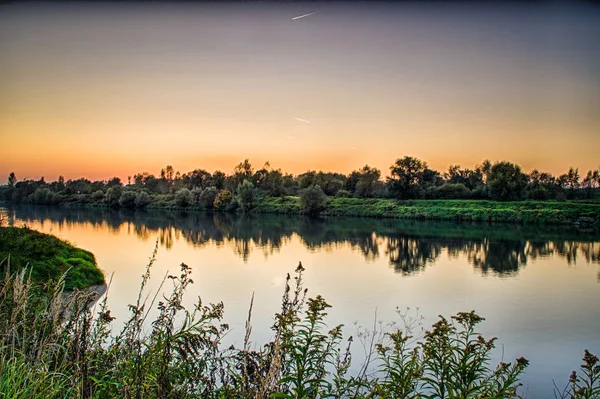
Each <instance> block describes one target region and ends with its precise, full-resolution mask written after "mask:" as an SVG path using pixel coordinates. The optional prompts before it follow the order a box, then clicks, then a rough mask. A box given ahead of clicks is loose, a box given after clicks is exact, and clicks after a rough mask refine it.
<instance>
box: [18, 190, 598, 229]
mask: <svg viewBox="0 0 600 399" xmlns="http://www.w3.org/2000/svg"><path fill="white" fill-rule="evenodd" d="M7 205H8V204H7ZM50 206H52V205H50ZM55 206H62V207H68V208H81V207H84V208H107V207H108V206H107V205H106V204H104V203H102V202H91V201H90V202H87V201H86V202H79V201H77V202H69V203H63V204H61V205H55ZM117 208H119V207H117ZM121 208H123V207H121ZM145 208H146V209H149V210H176V211H199V212H202V211H211V212H235V213H242V210H241V208H240V207H237V206H230V207H228V208H226V209H220V210H217V209H213V208H205V207H203V206H202V205H198V204H196V205H189V206H179V205H177V204H176V202H175V201H174V200H168V199H165V198H164V196H163V197H161V198H160V199H157V200H156V201H152V202H151V203H150V204H148V205H147V206H146V207H145ZM125 209H128V208H125ZM247 213H250V214H261V213H263V214H264V213H270V214H286V215H300V214H302V210H301V206H300V198H299V197H297V196H284V197H268V196H265V197H259V198H257V199H256V201H255V203H254V204H253V206H252V207H251V208H250V210H249V211H247ZM318 215H319V216H351V217H369V218H395V219H415V220H445V221H467V222H486V223H517V224H534V225H571V226H578V227H580V228H582V229H592V230H593V229H598V227H599V226H600V203H594V202H573V201H568V202H553V201H512V202H500V201H489V200H407V201H398V200H394V199H384V198H332V197H328V198H327V199H326V201H325V205H324V209H323V210H322V211H321V212H320V213H319V214H318Z"/></svg>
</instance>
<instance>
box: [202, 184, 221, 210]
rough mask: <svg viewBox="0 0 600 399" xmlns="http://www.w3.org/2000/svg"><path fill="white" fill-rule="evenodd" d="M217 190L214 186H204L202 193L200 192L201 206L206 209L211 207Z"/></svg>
mask: <svg viewBox="0 0 600 399" xmlns="http://www.w3.org/2000/svg"><path fill="white" fill-rule="evenodd" d="M218 192H219V191H218V190H217V188H216V187H207V188H205V189H204V191H202V194H200V203H201V204H202V206H203V207H205V208H208V209H210V208H212V207H213V205H214V203H215V199H216V198H217V194H218Z"/></svg>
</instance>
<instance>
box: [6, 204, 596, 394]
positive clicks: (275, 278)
mask: <svg viewBox="0 0 600 399" xmlns="http://www.w3.org/2000/svg"><path fill="white" fill-rule="evenodd" d="M0 213H2V214H3V217H5V218H8V219H9V220H10V221H11V222H13V223H15V224H16V225H27V226H29V227H31V228H33V229H36V230H39V231H42V232H45V233H51V234H54V235H56V236H58V237H60V238H63V239H66V240H68V241H70V242H71V243H74V244H76V245H77V246H79V247H81V248H84V249H87V250H89V251H91V252H92V253H94V255H95V256H96V259H97V261H98V264H99V266H100V267H101V268H102V269H103V270H104V272H105V273H106V275H107V276H108V277H109V278H110V277H111V276H112V284H111V286H110V288H109V291H108V295H109V297H108V298H109V299H108V303H109V306H110V308H111V311H112V313H113V315H114V316H116V317H117V319H116V320H115V327H116V328H117V329H118V328H119V326H120V323H121V322H123V321H124V320H125V319H126V318H127V316H128V313H127V305H128V304H130V303H134V302H135V299H136V297H137V293H138V286H139V282H140V280H141V276H142V274H143V273H144V270H145V267H146V264H147V263H148V259H149V258H150V256H151V255H152V252H153V250H154V248H155V246H156V245H158V254H157V261H156V263H155V265H154V266H153V269H152V276H153V277H152V279H151V280H150V284H149V287H148V288H149V291H150V292H152V293H154V292H156V291H157V290H158V288H159V286H160V283H161V281H162V280H163V277H164V276H165V275H166V273H173V274H174V273H176V272H177V271H178V265H179V264H180V263H182V262H184V263H186V264H187V265H189V266H190V267H191V268H192V270H193V272H192V278H193V279H194V282H195V283H194V284H193V285H192V286H191V289H190V290H189V291H188V294H187V297H186V302H185V303H186V305H188V306H190V307H191V306H192V305H193V303H195V302H196V299H197V296H201V297H202V299H203V301H204V302H219V301H223V302H224V304H225V322H227V323H229V325H230V326H231V331H230V332H229V334H228V336H227V337H226V339H227V340H228V341H229V342H231V343H237V344H240V343H241V341H242V338H243V335H244V321H245V319H246V317H247V313H248V307H249V303H250V298H251V297H252V294H253V293H254V295H255V299H254V309H253V316H252V317H253V323H252V324H253V336H252V341H253V342H254V345H260V344H261V343H264V342H266V340H268V339H269V338H270V337H271V334H272V331H271V330H270V326H271V325H272V322H273V314H274V313H275V312H277V311H278V310H279V304H280V301H281V295H282V293H283V287H284V283H285V276H286V274H287V273H293V271H294V269H295V268H296V266H297V265H298V262H302V265H303V266H304V267H305V269H306V271H305V273H304V281H305V286H306V287H307V288H308V290H309V291H308V293H309V296H316V295H317V294H320V295H322V296H323V297H325V299H326V300H327V302H328V303H330V304H331V305H332V308H331V309H330V311H329V316H328V324H329V325H330V326H333V325H337V324H340V323H343V324H344V325H345V327H344V332H345V336H349V335H356V334H357V328H360V326H362V327H366V328H372V326H373V325H374V322H375V325H377V323H378V322H382V323H388V322H401V318H400V317H399V315H398V314H397V308H399V309H400V310H401V311H402V312H403V313H405V312H406V308H408V309H409V310H408V315H409V316H415V315H420V316H422V317H423V327H424V328H427V327H428V326H430V325H431V324H432V323H433V322H434V321H435V320H436V318H437V316H438V315H444V316H450V315H452V314H455V313H456V312H459V311H470V310H475V311H476V312H477V313H478V314H480V315H482V316H483V317H485V318H486V321H485V322H484V323H483V324H482V325H481V328H480V331H481V332H482V333H483V334H484V335H486V336H496V337H498V341H497V348H496V351H495V352H494V360H495V361H500V360H502V359H504V360H505V361H510V360H514V359H515V358H516V357H519V356H523V357H525V358H527V359H528V360H529V361H530V366H529V367H528V369H527V371H526V374H525V376H524V377H523V380H522V381H523V387H522V390H521V393H522V394H524V395H525V396H526V397H527V398H552V397H554V395H553V391H552V386H553V380H554V381H555V382H556V384H557V385H558V386H561V387H562V386H564V385H565V384H566V382H567V380H568V376H569V374H570V372H571V371H572V370H574V369H577V368H578V367H579V364H580V363H581V361H580V359H581V356H582V355H583V351H584V349H589V350H590V351H592V353H595V354H596V355H599V354H600V306H599V305H600V266H599V265H600V236H599V235H598V234H590V233H584V232H579V231H576V230H569V229H566V228H557V227H535V226H534V227H528V226H507V225H487V224H455V223H446V222H424V221H398V220H382V219H358V218H328V219H318V220H317V219H309V218H303V217H298V216H279V215H256V216H237V215H225V214H201V213H173V212H158V211H154V212H136V213H126V212H117V211H110V210H103V209H78V210H73V209H58V208H47V207H17V208H10V209H8V208H0ZM157 243H158V244H157ZM168 284H169V281H167V282H166V284H165V286H164V287H163V291H164V290H166V289H167V288H168ZM362 351H363V348H362V347H361V345H360V343H359V342H358V341H355V343H354V346H353V352H354V353H355V354H356V357H355V360H356V363H358V362H359V360H360V358H361V353H362ZM355 366H356V367H358V365H355Z"/></svg>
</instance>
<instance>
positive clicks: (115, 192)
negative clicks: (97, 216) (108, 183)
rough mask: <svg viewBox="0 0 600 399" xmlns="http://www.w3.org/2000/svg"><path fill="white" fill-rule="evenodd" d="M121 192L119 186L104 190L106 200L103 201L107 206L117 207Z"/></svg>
mask: <svg viewBox="0 0 600 399" xmlns="http://www.w3.org/2000/svg"><path fill="white" fill-rule="evenodd" d="M122 192H123V190H122V189H121V187H120V186H113V187H111V188H109V189H108V190H106V198H105V201H106V203H107V204H108V206H111V207H114V206H117V205H119V200H120V199H121V194H122Z"/></svg>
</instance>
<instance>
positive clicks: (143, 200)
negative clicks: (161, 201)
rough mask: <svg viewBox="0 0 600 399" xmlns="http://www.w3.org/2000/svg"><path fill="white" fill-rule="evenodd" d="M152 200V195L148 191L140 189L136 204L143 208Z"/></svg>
mask: <svg viewBox="0 0 600 399" xmlns="http://www.w3.org/2000/svg"><path fill="white" fill-rule="evenodd" d="M151 202H152V197H150V195H149V194H148V193H147V192H146V191H140V192H139V193H138V195H137V196H136V197H135V206H136V207H138V208H140V209H143V208H145V207H147V206H148V205H149V204H150V203H151Z"/></svg>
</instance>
